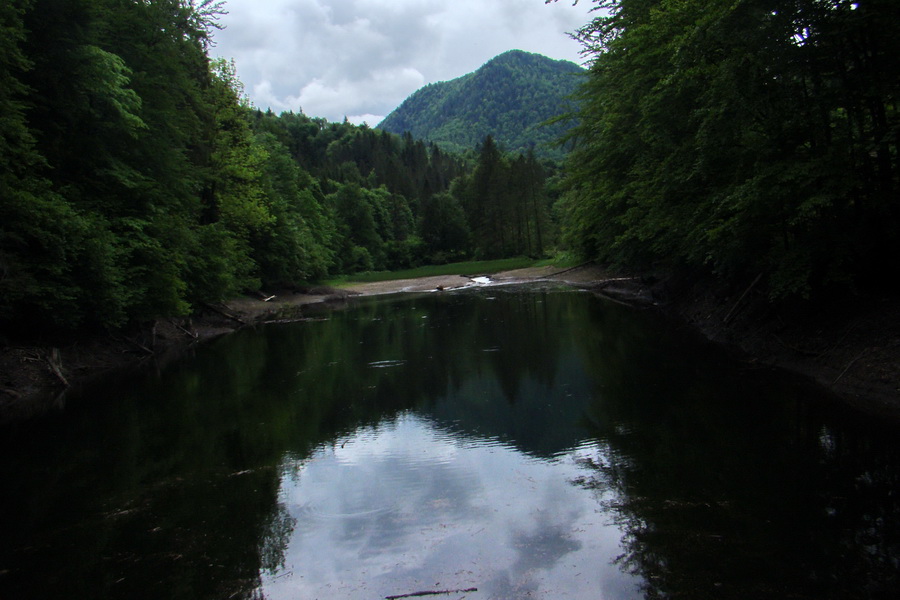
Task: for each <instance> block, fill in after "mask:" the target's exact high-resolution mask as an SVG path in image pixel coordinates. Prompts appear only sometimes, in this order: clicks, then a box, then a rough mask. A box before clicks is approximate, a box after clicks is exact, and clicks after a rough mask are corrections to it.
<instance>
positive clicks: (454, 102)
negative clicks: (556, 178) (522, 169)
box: [378, 50, 584, 159]
mask: <svg viewBox="0 0 900 600" xmlns="http://www.w3.org/2000/svg"><path fill="white" fill-rule="evenodd" d="M583 73H584V71H583V70H582V69H581V67H579V66H578V65H576V64H574V63H571V62H568V61H558V60H552V59H549V58H546V57H544V56H541V55H539V54H531V53H528V52H523V51H521V50H511V51H509V52H505V53H503V54H501V55H500V56H497V57H495V58H493V59H491V60H490V61H488V62H487V63H486V64H485V65H484V66H482V67H481V68H480V69H478V70H477V71H475V72H474V73H469V74H468V75H464V76H463V77H460V78H458V79H454V80H452V81H446V82H441V83H434V84H430V85H427V86H425V87H424V88H422V89H420V90H418V91H417V92H416V93H414V94H413V95H412V96H410V97H409V98H407V99H406V101H404V102H403V104H401V105H400V107H399V108H397V109H396V110H394V112H392V113H391V114H390V115H388V116H387V118H385V120H384V121H382V122H381V123H380V124H379V125H378V128H379V129H383V130H385V131H390V132H393V133H396V134H403V133H407V132H408V133H410V134H412V136H413V137H416V138H419V139H424V140H430V141H432V142H437V143H438V144H440V145H441V146H443V147H445V148H447V149H448V150H451V151H456V152H461V151H465V150H469V149H471V148H474V147H475V145H476V144H479V143H481V141H482V140H483V139H484V137H485V136H487V135H491V136H493V138H494V139H495V140H496V141H497V142H498V143H499V144H500V145H501V146H503V147H504V148H505V149H506V150H507V151H510V152H526V151H528V150H529V149H534V150H535V151H536V152H537V153H538V154H540V155H541V156H543V157H553V158H557V159H559V158H562V156H563V155H564V152H563V150H561V149H560V148H557V147H554V142H556V140H557V139H558V138H559V137H560V136H561V135H562V134H563V132H564V131H565V130H566V127H565V125H563V124H562V123H556V124H554V125H549V126H543V124H544V123H545V122H546V121H549V120H551V119H555V118H557V117H559V116H560V115H561V114H562V113H564V112H566V111H567V110H568V109H567V103H568V100H567V99H568V97H569V96H571V95H572V94H573V93H574V92H575V90H576V88H577V86H578V84H579V82H580V81H581V78H582V75H583Z"/></svg>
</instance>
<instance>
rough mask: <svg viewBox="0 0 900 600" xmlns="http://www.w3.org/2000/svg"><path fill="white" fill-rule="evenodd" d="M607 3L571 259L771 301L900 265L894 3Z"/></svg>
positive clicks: (575, 191)
mask: <svg viewBox="0 0 900 600" xmlns="http://www.w3.org/2000/svg"><path fill="white" fill-rule="evenodd" d="M598 4H599V5H601V6H602V7H604V8H607V9H609V12H605V13H598V14H601V16H599V17H597V18H596V19H595V20H594V21H593V22H592V23H590V24H588V25H587V26H585V27H584V28H583V29H582V31H581V32H580V37H581V39H582V41H583V42H584V44H585V47H586V49H587V50H588V51H590V52H591V53H592V55H593V63H592V65H591V69H590V74H589V77H588V81H587V82H586V84H585V85H584V86H583V87H582V89H581V91H580V92H579V99H580V101H581V109H580V113H579V117H580V120H579V124H578V125H577V126H576V127H575V128H574V129H573V130H572V133H571V136H572V140H574V141H575V143H576V146H575V149H574V150H573V152H572V153H571V154H570V158H569V162H568V175H567V197H566V198H565V200H563V201H562V203H561V208H562V209H563V211H564V212H565V213H566V214H567V234H566V235H567V239H568V241H569V243H570V244H571V245H572V247H573V248H575V249H577V250H579V251H580V252H582V253H583V254H584V255H586V256H589V257H592V258H599V259H601V260H607V261H613V262H619V263H625V264H629V265H632V266H638V267H646V266H649V265H663V266H666V267H667V268H687V269H690V270H694V271H706V272H712V273H715V274H717V275H719V276H721V277H724V278H726V279H728V280H735V281H743V280H747V279H748V278H752V277H754V276H755V275H756V274H758V273H765V274H766V276H767V280H768V282H769V292H770V294H771V295H772V296H773V297H775V298H783V297H789V296H808V295H809V294H811V293H814V292H815V291H817V290H822V289H824V288H825V287H828V286H834V285H846V284H848V283H850V282H856V283H858V284H859V283H863V284H865V283H867V282H868V283H871V282H872V280H871V279H870V278H869V275H870V274H871V273H872V269H871V266H870V265H873V264H876V263H877V262H879V258H880V257H884V256H896V255H897V254H898V250H900V247H898V242H897V239H898V238H897V236H896V229H897V226H898V225H900V211H898V209H897V203H896V202H895V201H893V200H891V198H895V197H896V195H897V193H898V191H900V190H898V187H900V185H898V182H900V163H898V160H897V156H898V146H897V140H898V134H900V116H898V114H897V111H896V105H897V100H898V95H900V67H898V65H897V61H896V60H894V59H893V58H892V57H895V56H896V54H897V50H898V41H897V40H898V39H900V35H898V33H900V31H898V24H900V12H898V11H900V7H898V5H897V4H896V3H893V2H887V1H884V0H864V1H860V2H849V1H844V0H833V1H828V2H818V1H815V0H808V1H801V2H784V1H776V0H749V1H746V2H738V3H724V4H723V3H720V2H714V1H712V0H692V1H688V2H674V1H667V0H662V1H656V0H654V1H648V0H615V1H603V2H599V3H598Z"/></svg>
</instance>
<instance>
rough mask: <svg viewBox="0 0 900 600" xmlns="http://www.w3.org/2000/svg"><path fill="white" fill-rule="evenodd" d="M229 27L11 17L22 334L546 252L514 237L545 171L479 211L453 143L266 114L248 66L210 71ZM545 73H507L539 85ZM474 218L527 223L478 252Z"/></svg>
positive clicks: (114, 2)
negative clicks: (346, 279) (341, 278)
mask: <svg viewBox="0 0 900 600" xmlns="http://www.w3.org/2000/svg"><path fill="white" fill-rule="evenodd" d="M219 14H221V3H219V2H215V1H212V0H204V1H202V2H201V1H199V0H198V1H190V2H186V1H182V0H158V1H154V2H120V1H119V0H91V1H89V0H67V1H65V2H61V1H59V0H12V1H11V2H6V3H4V4H3V5H2V7H0V33H2V34H3V35H2V36H0V325H2V326H3V327H4V328H5V329H7V330H9V331H10V332H16V330H19V331H23V332H26V333H29V334H30V333H33V332H34V330H35V328H34V324H35V323H39V324H42V326H44V327H45V328H46V329H47V330H54V331H58V330H61V329H70V330H71V329H77V328H97V327H104V328H120V327H125V326H129V325H133V324H137V323H142V322H147V321H152V320H153V319H156V318H159V317H161V316H172V315H185V314H188V313H190V311H192V310H193V309H194V308H195V307H196V306H197V305H198V304H200V303H206V302H217V301H220V300H224V299H227V298H229V297H231V296H233V295H235V294H238V293H241V292H243V291H247V290H257V289H259V288H260V286H265V287H267V288H270V289H274V288H278V287H288V288H289V287H293V286H296V285H298V284H300V283H303V282H306V281H309V280H315V279H321V278H323V277H325V276H326V275H329V274H335V273H342V272H357V271H371V270H373V269H389V268H390V269H398V268H409V267H413V266H417V265H420V264H422V263H423V262H426V261H428V260H436V261H442V262H443V261H447V260H451V259H456V258H459V257H464V256H470V255H472V254H475V253H480V254H482V255H488V254H490V255H493V256H503V255H510V254H515V253H520V252H528V253H534V247H535V245H534V242H533V238H534V236H533V235H531V234H528V235H529V236H530V237H528V241H527V242H525V243H522V240H524V239H525V238H523V236H522V235H521V233H518V234H515V233H514V232H515V231H516V228H518V229H519V230H521V229H522V227H523V224H526V223H527V224H528V225H526V226H527V227H532V225H530V223H533V222H534V219H535V218H537V219H541V218H544V217H542V216H540V215H539V216H537V217H528V218H526V217H525V216H524V215H525V214H526V213H525V208H524V207H526V206H527V207H529V208H528V210H529V211H531V212H532V213H533V214H537V213H540V212H541V211H542V210H544V208H545V206H544V205H545V204H546V202H545V201H544V200H540V199H539V200H535V199H536V198H543V197H542V196H540V192H539V191H536V188H534V187H533V186H534V185H540V183H539V182H540V181H542V177H543V175H536V174H537V173H538V171H539V169H538V168H537V166H536V161H535V160H534V158H533V155H529V158H527V159H526V158H525V157H524V156H523V157H521V159H515V158H512V157H510V158H507V157H500V158H499V161H500V164H502V165H503V167H502V168H501V169H500V170H498V171H497V177H496V178H495V177H494V175H490V176H489V177H488V179H489V180H490V185H489V186H488V188H485V189H489V190H490V193H489V194H488V196H484V197H479V196H472V195H471V194H470V193H469V192H473V193H475V192H477V193H481V192H482V191H484V190H481V189H480V188H477V187H476V186H474V184H473V182H475V181H477V182H481V181H482V179H483V177H482V179H478V178H474V179H473V175H471V174H469V173H468V172H469V171H470V170H471V165H470V164H469V162H467V160H465V159H463V158H460V157H459V156H456V155H452V154H449V153H447V152H446V151H445V150H443V149H442V148H440V147H439V146H438V145H437V144H434V143H426V142H424V141H422V140H420V139H416V138H414V137H413V136H412V135H410V134H408V133H407V134H405V135H403V136H397V135H394V134H391V133H388V132H385V131H381V130H373V129H370V128H368V127H365V126H363V127H356V126H353V125H351V124H350V123H347V122H344V123H328V122H326V121H325V120H323V119H317V118H311V117H307V116H305V115H302V114H294V113H284V114H281V115H278V116H276V115H274V114H273V113H271V112H265V113H263V112H262V111H258V110H254V109H253V108H252V107H250V106H249V105H248V103H247V101H246V99H245V98H244V96H243V87H242V85H241V83H240V81H239V80H238V79H237V76H236V73H235V67H234V64H233V63H230V62H227V61H222V60H218V61H211V60H210V58H209V56H208V55H207V50H208V47H209V44H210V35H211V32H212V31H213V30H215V29H216V28H217V27H218V24H217V22H216V19H217V17H218V15H219ZM520 59H521V60H520ZM532 62H534V60H533V59H532V58H529V57H527V56H525V57H524V58H523V57H519V56H517V55H510V56H507V57H506V58H505V59H504V60H502V61H498V62H497V63H496V65H494V66H495V67H498V68H501V69H505V70H510V69H512V70H513V71H516V72H517V73H519V75H520V76H522V77H525V78H526V79H527V78H532V79H534V80H535V81H537V80H539V79H540V78H541V77H542V76H541V75H540V72H541V69H542V68H543V67H541V66H540V65H539V64H537V63H535V64H531V63H532ZM537 62H538V63H539V62H540V61H537ZM573 68H575V67H573ZM576 69H577V68H576ZM563 70H565V69H563ZM519 125H521V124H519ZM498 153H499V150H498ZM498 156H500V155H499V154H498ZM484 168H485V167H480V169H481V171H484ZM481 171H479V172H481ZM533 175H534V177H532V176H533ZM492 178H493V179H492ZM529 178H531V179H529ZM527 181H531V183H530V184H528V185H532V188H531V189H529V190H526V188H525V187H524V186H526V182H527ZM454 182H455V183H454ZM513 182H515V185H513ZM479 185H480V183H479ZM498 186H512V187H510V190H509V191H507V192H502V191H501V190H500V189H499V187H498ZM451 188H453V189H455V190H457V191H459V192H460V193H461V194H456V193H452V194H451V193H448V192H449V190H451ZM467 190H468V191H467ZM462 192H466V193H465V194H462ZM535 193H537V194H538V195H537V196H535ZM466 194H469V195H466ZM515 198H518V199H519V200H514V199H515ZM541 206H544V208H541ZM473 207H480V208H478V210H482V209H483V210H482V213H480V214H484V215H490V216H491V218H494V217H496V218H501V219H507V218H511V219H516V221H515V223H513V224H511V225H508V226H507V225H500V226H494V227H492V228H491V231H502V232H503V236H505V237H504V240H506V241H505V242H503V243H500V244H499V245H497V244H494V245H493V246H490V247H488V246H487V245H485V244H482V243H481V242H479V243H478V245H477V246H478V247H476V248H473V247H472V245H471V240H472V238H471V237H470V231H469V228H468V222H467V221H468V220H469V215H467V214H466V213H467V212H468V211H470V210H474V209H473ZM517 207H518V208H517ZM535 207H537V208H536V210H537V213H535V212H534V211H533V210H532V209H533V208H535ZM516 211H518V212H516ZM529 214H531V213H529ZM529 219H530V220H529ZM473 222H474V223H476V224H477V225H478V226H479V227H480V228H481V229H480V230H483V229H484V228H485V222H484V221H473ZM489 241H491V243H493V238H490V239H489ZM514 242H515V243H514ZM482 246H484V247H483V248H482ZM537 248H538V253H539V252H540V248H541V243H540V242H538V243H537ZM26 329H27V331H26Z"/></svg>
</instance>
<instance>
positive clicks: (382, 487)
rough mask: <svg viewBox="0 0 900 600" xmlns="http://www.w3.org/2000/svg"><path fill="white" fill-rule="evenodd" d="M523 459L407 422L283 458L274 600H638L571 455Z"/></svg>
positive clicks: (267, 586) (506, 449) (614, 534)
mask: <svg viewBox="0 0 900 600" xmlns="http://www.w3.org/2000/svg"><path fill="white" fill-rule="evenodd" d="M597 452H598V449H597V448H596V447H592V446H590V445H586V446H584V447H581V448H577V449H574V450H572V451H571V452H568V453H566V454H563V455H561V456H559V457H557V458H555V459H552V460H543V459H536V458H530V457H527V456H525V455H523V454H522V453H520V452H518V451H517V450H516V449H515V448H512V447H511V446H509V445H508V444H504V443H501V442H499V441H497V440H496V439H489V438H482V439H476V438H472V437H467V436H465V435H463V434H461V433H459V432H448V431H446V430H442V429H441V428H440V427H438V426H437V425H436V424H435V423H434V422H432V421H430V420H428V419H425V418H422V417H421V416H418V415H416V414H414V413H412V412H407V413H403V414H401V415H398V416H397V418H396V419H394V420H392V421H390V422H384V423H382V424H380V425H378V426H377V427H374V428H369V429H366V430H364V431H360V432H358V433H357V434H356V435H354V436H353V437H351V438H349V439H344V440H338V441H336V442H335V443H334V444H331V445H328V446H323V447H320V448H318V449H317V450H316V451H315V452H314V453H313V455H312V456H311V457H309V458H308V459H299V458H288V459H286V460H285V464H284V466H283V476H282V479H281V492H280V495H279V499H280V501H281V502H282V503H283V505H284V507H285V508H286V510H287V511H288V513H289V514H290V516H291V518H292V520H293V532H292V533H291V535H290V541H289V543H288V547H287V549H286V552H285V561H284V564H283V565H282V567H281V568H279V569H277V570H276V571H274V572H271V573H268V574H266V577H265V578H264V582H263V590H264V592H265V595H266V597H268V598H271V599H282V598H283V599H288V598H315V597H319V598H322V597H329V596H331V597H340V598H348V599H352V598H376V597H382V598H383V597H385V596H387V595H391V594H402V593H410V592H414V591H419V590H437V589H440V590H444V589H466V588H471V587H477V588H478V590H479V591H478V592H477V593H470V594H469V595H468V597H470V598H497V599H505V598H522V597H529V596H531V595H532V594H534V595H535V596H534V597H543V593H544V592H550V591H552V593H553V594H554V595H555V597H559V598H587V597H591V598H598V597H615V598H629V597H639V596H640V594H639V592H638V589H637V585H636V583H635V581H634V579H633V578H632V577H630V576H628V575H625V574H623V573H622V572H621V571H620V570H619V569H618V568H617V567H616V566H615V565H614V564H613V561H614V559H615V557H616V556H617V555H618V554H619V553H620V548H619V542H620V537H621V536H620V533H619V531H618V529H617V528H615V527H614V526H612V525H611V524H610V523H609V522H608V519H606V517H605V516H604V515H603V514H602V513H601V512H600V510H599V505H598V501H597V497H596V496H595V495H593V494H591V493H589V492H587V491H585V490H583V489H580V488H578V487H575V486H573V485H572V483H571V481H572V480H573V479H574V478H576V477H579V476H584V475H586V474H587V473H586V472H585V469H584V468H583V467H579V466H578V464H577V462H576V460H575V459H576V457H579V456H581V457H584V456H587V455H591V456H594V455H596V454H597Z"/></svg>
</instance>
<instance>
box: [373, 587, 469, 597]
mask: <svg viewBox="0 0 900 600" xmlns="http://www.w3.org/2000/svg"><path fill="white" fill-rule="evenodd" d="M477 591H478V588H466V589H464V590H427V591H424V592H413V593H411V594H399V595H397V596H385V597H384V600H399V598H419V597H421V596H449V595H450V594H465V593H468V592H477Z"/></svg>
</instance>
